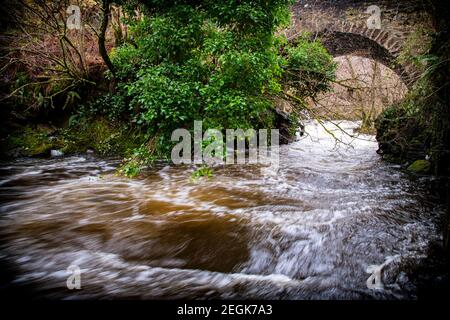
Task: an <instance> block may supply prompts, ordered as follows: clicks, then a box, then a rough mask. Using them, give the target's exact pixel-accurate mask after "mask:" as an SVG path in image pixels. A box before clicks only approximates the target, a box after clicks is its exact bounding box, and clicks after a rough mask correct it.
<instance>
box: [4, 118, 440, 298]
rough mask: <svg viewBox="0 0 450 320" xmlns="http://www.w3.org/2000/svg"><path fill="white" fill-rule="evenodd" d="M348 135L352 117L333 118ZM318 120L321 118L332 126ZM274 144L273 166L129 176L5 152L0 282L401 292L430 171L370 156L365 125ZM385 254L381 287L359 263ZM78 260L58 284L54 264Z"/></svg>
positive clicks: (409, 273)
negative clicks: (1, 273)
mask: <svg viewBox="0 0 450 320" xmlns="http://www.w3.org/2000/svg"><path fill="white" fill-rule="evenodd" d="M341 125H342V127H343V128H345V129H346V130H347V132H349V133H352V129H353V128H355V126H356V124H355V123H349V122H343V123H341ZM327 126H328V127H329V129H331V130H335V129H336V127H334V126H333V125H332V124H327ZM306 132H307V135H306V136H304V137H302V138H300V139H299V140H298V141H296V142H294V143H292V144H290V145H287V146H282V147H281V150H280V153H281V154H280V159H281V164H280V169H279V170H278V171H274V170H271V169H270V168H268V167H267V166H257V165H239V166H238V165H231V166H224V167H219V168H215V169H214V176H213V178H212V179H198V180H192V178H191V173H192V172H193V170H194V167H191V166H170V165H167V164H162V163H161V164H158V165H157V166H156V168H153V169H149V170H148V171H146V172H145V174H144V175H143V176H142V177H140V178H137V179H131V180H130V179H126V178H123V177H120V176H117V175H116V174H115V168H116V167H117V165H118V161H116V160H101V159H96V158H92V157H87V156H86V157H83V156H79V157H67V158H59V159H47V160H42V159H19V160H15V161H13V162H9V163H3V164H1V166H0V202H1V207H0V241H1V243H0V244H1V247H0V259H1V261H2V262H3V263H4V265H7V266H8V268H9V269H8V270H9V271H10V273H9V274H8V277H6V276H5V277H4V279H3V281H2V290H3V291H4V292H6V293H7V292H8V290H18V289H23V290H28V293H29V294H31V295H33V296H35V297H43V298H56V299H90V298H94V299H97V298H107V299H110V298H141V299H152V298H158V299H159V298H163V299H166V298H195V299H197V298H200V299H203V298H223V299H225V298H252V299H367V298H369V299H370V298H376V299H379V298H381V299H411V298H416V297H417V286H416V285H415V283H414V281H412V279H411V277H413V276H414V270H415V269H416V267H418V266H420V265H421V264H423V263H424V262H426V261H428V260H429V258H430V257H429V255H430V253H429V252H430V250H429V249H430V247H432V246H435V245H436V244H439V243H440V241H441V235H440V231H439V228H438V224H439V221H440V219H441V218H442V215H443V214H444V209H443V207H442V206H440V205H439V204H437V203H436V202H435V200H433V198H430V197H429V196H428V195H427V191H426V188H425V187H426V185H427V183H428V182H429V179H430V178H426V177H423V178H417V177H415V178H411V177H410V176H408V175H407V174H405V173H403V172H402V171H401V170H400V169H399V167H397V166H393V165H389V164H387V163H385V162H382V161H381V159H380V157H379V155H377V153H376V150H377V143H376V142H375V140H374V138H373V137H371V136H360V137H359V139H354V138H351V137H350V136H348V135H346V134H344V133H342V132H340V131H338V130H337V131H335V134H336V135H338V136H340V137H341V138H342V139H343V140H345V141H346V142H348V143H350V145H344V144H336V142H335V141H334V140H333V139H332V138H331V137H330V136H329V135H327V134H326V133H325V131H324V130H323V128H322V127H321V126H320V125H318V124H317V123H315V122H311V123H309V124H308V125H307V126H306ZM383 263H386V265H385V267H384V269H383V271H382V284H383V287H384V288H383V289H377V290H375V289H369V288H368V287H367V284H366V281H367V278H368V277H369V276H370V274H369V273H367V272H366V270H367V268H368V266H370V265H381V264H383ZM71 265H74V266H78V267H79V268H80V272H81V274H80V279H81V290H69V289H68V288H67V286H66V281H67V278H68V277H69V276H70V273H68V271H67V268H68V267H69V266H71Z"/></svg>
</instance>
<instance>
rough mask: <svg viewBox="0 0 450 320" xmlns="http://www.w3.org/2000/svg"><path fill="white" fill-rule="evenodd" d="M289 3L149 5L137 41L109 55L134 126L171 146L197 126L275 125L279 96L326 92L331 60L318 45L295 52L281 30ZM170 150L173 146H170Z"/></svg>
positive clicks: (136, 29) (306, 44)
mask: <svg viewBox="0 0 450 320" xmlns="http://www.w3.org/2000/svg"><path fill="white" fill-rule="evenodd" d="M290 2H291V1H288V0H278V1H262V0H259V1H245V2H244V1H243V2H240V1H234V0H232V1H231V0H230V1H220V2H218V1H198V2H195V3H194V4H192V3H191V2H187V1H171V2H169V3H168V2H166V1H165V2H164V4H163V3H162V2H160V1H145V2H144V3H145V4H146V6H145V8H144V12H145V15H144V17H143V18H141V17H139V18H135V19H132V20H131V21H130V28H131V38H130V41H128V42H127V43H125V44H124V45H122V46H121V47H119V48H116V49H115V50H114V51H113V52H112V54H111V58H112V61H113V64H114V66H115V69H116V76H117V78H118V80H119V84H118V93H117V94H119V95H122V96H123V97H124V99H125V100H126V101H127V103H126V104H125V105H126V106H128V109H124V110H123V112H124V113H126V114H128V115H131V118H132V121H133V122H134V123H136V124H137V125H138V126H141V127H144V128H146V129H147V130H148V131H149V132H151V134H153V135H158V136H160V137H161V139H159V140H157V141H159V142H160V145H159V147H158V146H157V147H156V149H159V150H161V146H167V144H168V141H169V138H170V133H171V132H172V131H173V130H174V129H176V128H180V127H187V128H191V127H192V125H193V122H194V120H203V128H204V129H208V128H216V129H224V128H243V129H246V128H250V127H252V128H259V127H265V128H270V127H274V126H275V124H274V122H273V121H274V113H273V110H274V109H275V107H276V105H275V97H277V96H283V94H282V92H283V91H292V92H291V93H292V94H295V95H296V96H298V98H299V99H300V100H301V99H303V98H305V97H307V96H308V95H313V94H315V93H317V92H318V91H320V90H326V89H327V88H328V87H327V82H328V80H329V79H331V78H332V77H333V73H334V65H333V63H332V57H331V56H330V55H329V54H328V52H326V50H325V49H324V47H323V46H322V45H321V44H320V43H319V42H310V41H308V39H307V38H306V37H305V38H302V39H300V41H299V42H298V43H297V44H296V45H295V46H293V47H290V46H289V44H288V43H287V42H286V39H285V37H284V36H282V35H277V34H276V30H277V29H279V28H282V27H286V26H287V25H288V23H289V6H288V5H289V4H290ZM166 149H167V148H166Z"/></svg>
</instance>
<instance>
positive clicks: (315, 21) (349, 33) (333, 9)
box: [285, 0, 432, 87]
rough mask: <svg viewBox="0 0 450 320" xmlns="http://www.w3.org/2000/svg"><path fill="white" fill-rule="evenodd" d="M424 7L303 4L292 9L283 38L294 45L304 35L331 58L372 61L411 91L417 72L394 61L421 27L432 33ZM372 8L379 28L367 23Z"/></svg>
mask: <svg viewBox="0 0 450 320" xmlns="http://www.w3.org/2000/svg"><path fill="white" fill-rule="evenodd" d="M424 3H426V2H424V1H422V0H397V1H387V0H379V1H358V0H341V1H340V0H302V1H298V2H297V3H296V4H295V5H294V6H293V7H292V14H293V19H292V20H293V22H292V24H291V26H290V27H289V28H288V29H287V30H285V35H286V36H287V38H288V40H289V41H295V40H296V39H297V38H298V37H299V36H300V35H301V34H302V33H304V32H305V31H307V32H309V33H310V34H311V35H312V36H313V37H320V38H321V40H322V42H323V43H324V45H325V46H326V47H327V49H328V50H329V51H330V53H331V54H332V55H333V56H342V55H348V54H351V55H356V56H362V57H367V58H372V59H374V60H377V61H379V62H381V63H383V64H384V65H386V66H388V67H389V68H391V69H392V70H394V71H395V72H396V73H397V74H398V75H399V76H400V77H401V79H402V80H403V81H404V83H405V84H406V85H407V86H408V87H411V86H412V85H413V84H414V82H415V79H417V76H418V74H417V73H418V71H417V69H416V68H415V67H414V66H413V65H412V64H407V63H402V64H401V63H398V60H397V58H398V56H399V55H400V53H401V52H402V49H403V48H404V46H405V45H406V43H407V39H408V37H409V36H410V35H411V34H412V33H413V32H415V31H416V30H418V29H419V28H424V27H425V28H427V29H429V30H432V24H431V21H432V20H431V16H430V14H429V12H430V8H427V7H426V5H425V4H424ZM373 5H375V6H377V7H378V8H379V9H380V12H379V13H380V15H379V17H380V19H381V20H380V22H381V24H380V25H375V26H371V25H370V24H369V23H368V19H370V18H371V17H374V14H376V13H377V12H375V11H373V10H369V11H368V8H369V7H371V6H373ZM372 8H373V7H372ZM369 22H373V19H371V20H369ZM374 27H376V28H374Z"/></svg>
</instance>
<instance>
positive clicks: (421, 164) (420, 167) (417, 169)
mask: <svg viewBox="0 0 450 320" xmlns="http://www.w3.org/2000/svg"><path fill="white" fill-rule="evenodd" d="M430 169H431V163H430V162H429V161H427V160H416V161H414V162H413V163H412V164H411V165H410V166H409V167H408V168H407V170H408V171H411V172H414V173H428V172H430Z"/></svg>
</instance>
